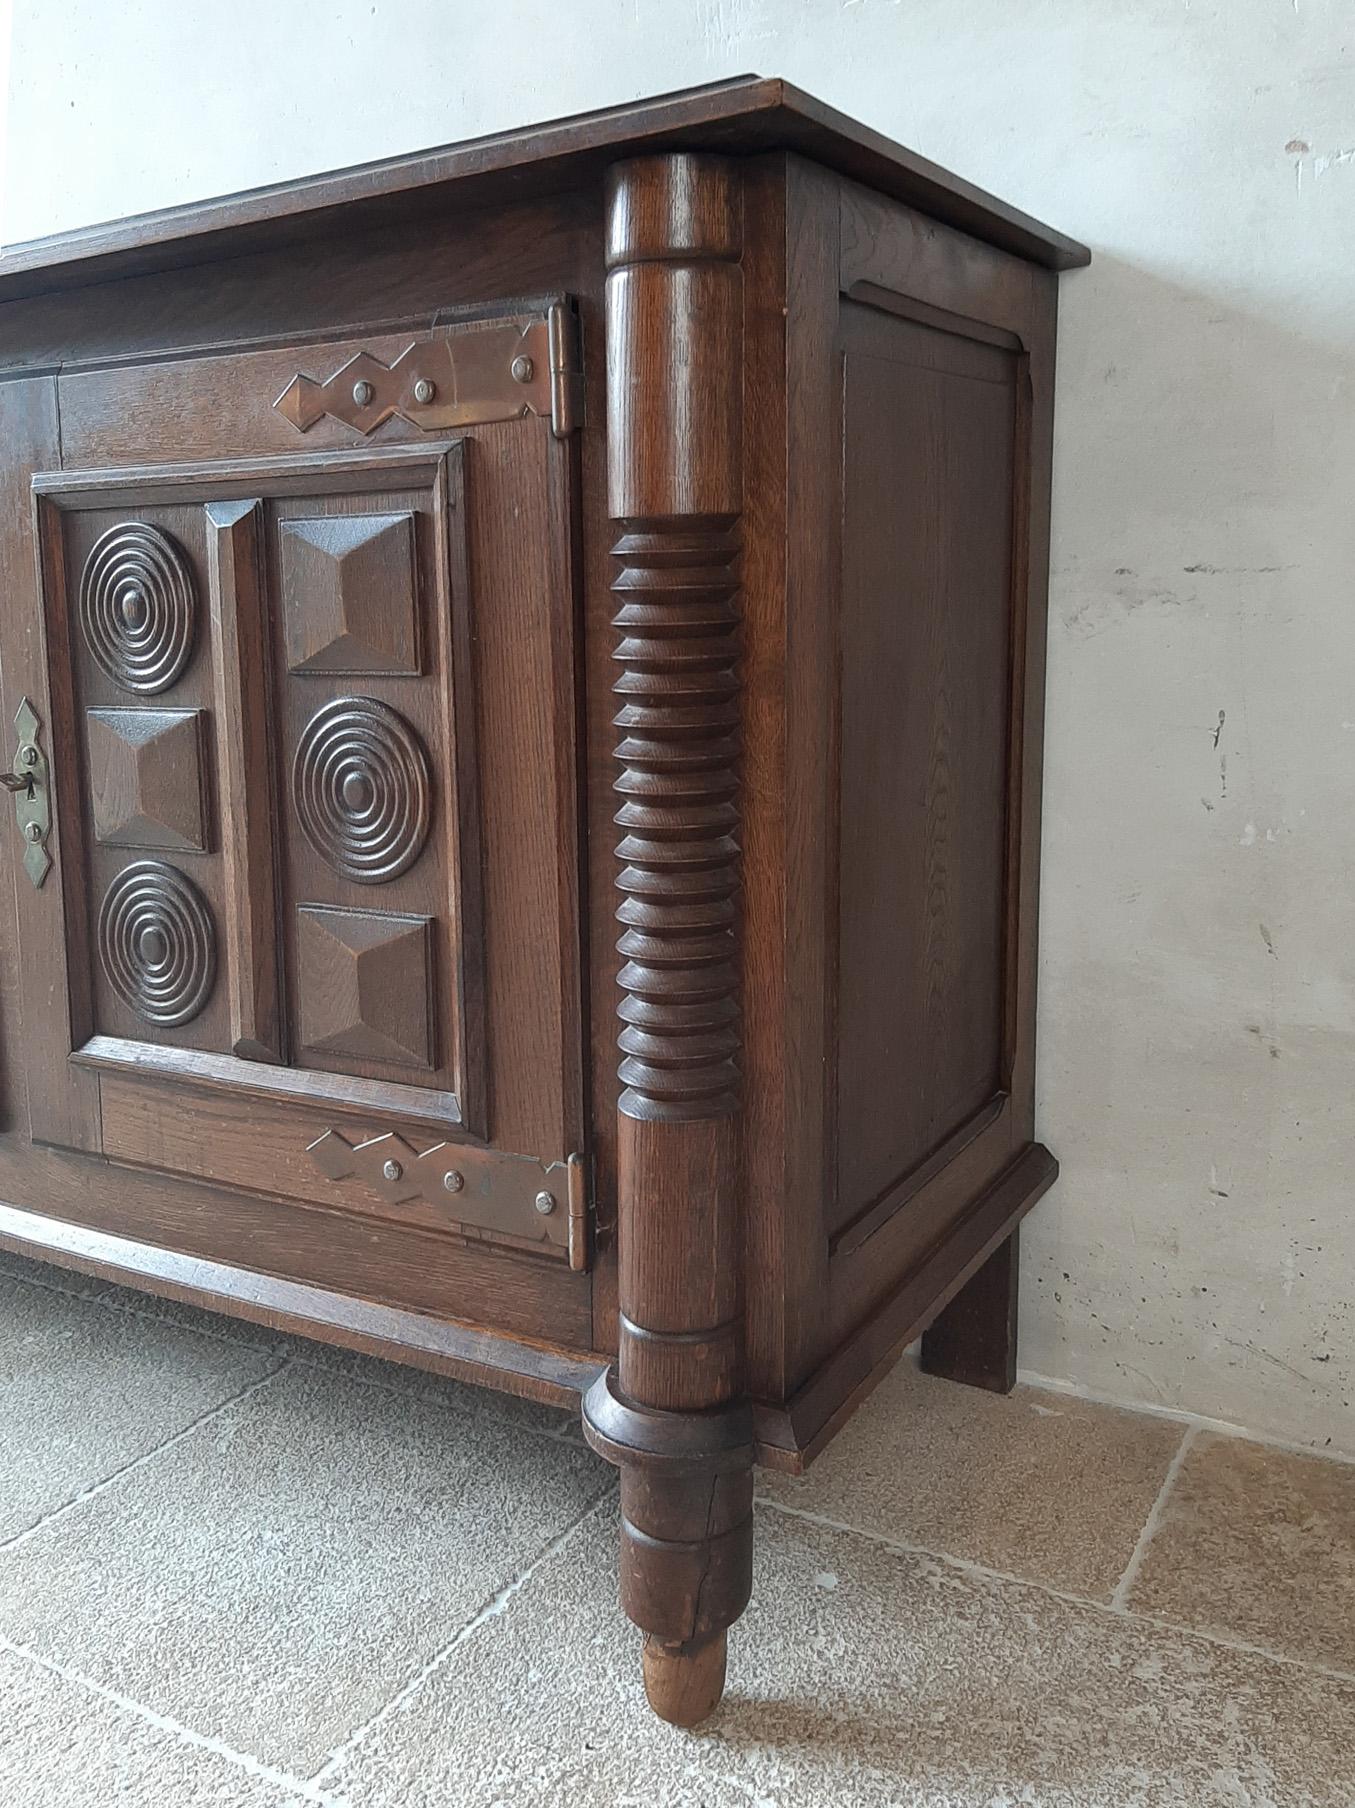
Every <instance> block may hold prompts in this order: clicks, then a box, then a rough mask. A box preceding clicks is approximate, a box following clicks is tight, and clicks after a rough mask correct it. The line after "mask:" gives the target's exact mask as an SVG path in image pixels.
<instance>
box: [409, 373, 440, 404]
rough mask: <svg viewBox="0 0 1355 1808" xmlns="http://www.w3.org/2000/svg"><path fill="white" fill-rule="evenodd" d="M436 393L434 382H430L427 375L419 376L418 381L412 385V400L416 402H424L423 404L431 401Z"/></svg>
mask: <svg viewBox="0 0 1355 1808" xmlns="http://www.w3.org/2000/svg"><path fill="white" fill-rule="evenodd" d="M436 394H437V386H436V384H434V383H430V382H429V381H428V378H427V377H420V378H419V380H418V382H417V383H416V384H415V385H414V400H415V401H416V402H422V403H424V405H425V406H427V404H428V403H429V402H431V401H432V399H433V397H434V396H435V395H436Z"/></svg>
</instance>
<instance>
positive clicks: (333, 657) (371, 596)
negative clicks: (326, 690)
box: [279, 514, 422, 676]
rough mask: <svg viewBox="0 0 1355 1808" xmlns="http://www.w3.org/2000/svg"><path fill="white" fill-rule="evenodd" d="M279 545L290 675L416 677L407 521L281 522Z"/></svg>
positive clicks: (331, 518) (338, 518) (407, 517)
mask: <svg viewBox="0 0 1355 1808" xmlns="http://www.w3.org/2000/svg"><path fill="white" fill-rule="evenodd" d="M279 546H280V557H281V562H282V603H283V613H284V618H285V621H286V625H287V663H288V665H289V666H290V668H291V670H292V671H294V672H361V673H363V674H364V675H366V676H376V675H381V674H401V675H417V674H418V673H419V671H420V670H421V669H422V668H421V665H420V660H419V631H418V611H417V608H416V606H415V598H416V594H417V579H416V573H415V562H414V517H413V515H411V514H400V515H315V516H311V517H309V518H307V519H303V520H295V521H284V522H282V523H281V525H280V529H279Z"/></svg>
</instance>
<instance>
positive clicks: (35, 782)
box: [0, 697, 52, 888]
mask: <svg viewBox="0 0 1355 1808" xmlns="http://www.w3.org/2000/svg"><path fill="white" fill-rule="evenodd" d="M14 726H15V728H16V729H17V730H18V734H19V745H18V747H17V749H16V750H15V754H14V770H13V771H12V772H0V785H3V786H4V788H5V790H6V791H10V792H12V793H13V794H14V814H15V817H16V819H17V821H18V824H19V833H20V834H21V835H22V836H23V838H24V871H25V872H26V873H27V874H28V876H29V878H30V879H31V880H32V881H33V884H34V887H35V888H36V887H40V886H41V884H42V882H43V880H44V879H45V878H46V877H47V875H48V873H49V872H50V871H51V869H52V857H51V855H50V854H49V853H48V852H47V837H48V836H49V835H50V834H51V832H52V775H51V768H50V767H49V766H48V764H47V755H46V754H45V753H44V752H43V750H42V747H41V744H40V743H39V741H38V735H39V734H40V733H41V731H42V723H41V721H40V720H39V719H38V713H37V711H36V710H35V709H34V708H33V705H32V704H31V703H30V702H29V701H28V698H27V697H25V698H23V700H22V701H21V702H20V704H19V707H18V709H17V710H16V711H15V713H14Z"/></svg>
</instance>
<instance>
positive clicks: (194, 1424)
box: [0, 1358, 287, 1636]
mask: <svg viewBox="0 0 1355 1808" xmlns="http://www.w3.org/2000/svg"><path fill="white" fill-rule="evenodd" d="M286 1367H287V1362H286V1359H285V1358H284V1360H283V1361H281V1362H279V1363H277V1364H276V1365H275V1366H274V1367H273V1368H271V1369H269V1370H268V1372H267V1373H266V1374H263V1375H259V1376H257V1377H256V1378H255V1379H254V1380H253V1381H251V1382H248V1383H247V1384H246V1385H245V1386H244V1387H242V1388H240V1389H239V1390H238V1391H237V1392H235V1393H233V1394H232V1395H231V1396H230V1398H229V1399H227V1400H218V1401H217V1403H216V1405H215V1406H209V1407H208V1408H207V1409H206V1410H205V1411H204V1412H200V1413H199V1414H198V1415H197V1417H196V1418H195V1419H190V1420H189V1422H188V1424H187V1425H182V1426H180V1428H179V1429H178V1431H176V1432H175V1433H174V1434H173V1436H171V1437H168V1438H165V1439H164V1440H163V1441H162V1442H161V1443H159V1444H157V1445H156V1446H155V1448H154V1449H153V1450H143V1451H142V1453H141V1455H140V1456H134V1457H133V1458H132V1459H131V1461H130V1462H127V1463H123V1464H122V1465H121V1467H120V1468H117V1469H114V1470H113V1471H112V1472H111V1473H110V1474H108V1475H104V1476H101V1477H100V1478H99V1480H98V1481H97V1482H91V1483H90V1485H89V1487H87V1488H82V1489H81V1490H80V1492H79V1493H78V1494H75V1495H72V1496H71V1498H70V1499H69V1500H67V1501H63V1502H62V1504H61V1505H60V1506H59V1507H53V1509H52V1511H51V1512H50V1513H44V1514H43V1516H42V1518H41V1519H38V1520H35V1521H34V1523H33V1524H32V1525H31V1526H25V1528H24V1530H23V1531H22V1532H14V1533H13V1534H11V1536H10V1537H8V1538H5V1539H0V1553H3V1552H6V1551H12V1550H17V1549H18V1547H19V1546H20V1545H21V1544H26V1543H27V1542H28V1540H29V1539H30V1538H33V1537H35V1536H36V1535H37V1533H39V1532H42V1531H45V1530H46V1528H47V1527H48V1526H49V1525H52V1524H54V1523H55V1522H56V1521H57V1520H58V1519H62V1518H64V1517H65V1515H66V1514H67V1513H71V1512H74V1510H75V1508H76V1507H82V1506H84V1504H85V1502H86V1501H89V1500H93V1499H94V1497H95V1496H96V1495H98V1494H102V1493H103V1491H104V1489H105V1488H111V1487H112V1486H113V1484H114V1482H118V1481H121V1480H122V1478H123V1476H125V1475H131V1474H133V1473H134V1472H135V1471H136V1470H138V1469H142V1468H144V1467H145V1466H146V1464H147V1463H153V1462H154V1461H155V1459H156V1458H157V1457H158V1456H163V1454H164V1453H165V1451H167V1450H172V1449H173V1448H174V1446H175V1445H176V1444H180V1443H182V1442H183V1440H184V1439H185V1438H190V1437H192V1435H193V1433H194V1432H195V1431H199V1430H200V1429H201V1428H202V1427H203V1426H204V1425H209V1424H210V1423H211V1421H212V1420H213V1419H215V1418H216V1417H217V1416H218V1414H220V1413H223V1412H225V1411H226V1410H227V1409H228V1408H229V1407H232V1406H235V1405H237V1404H238V1403H239V1402H240V1401H241V1400H247V1399H248V1398H249V1396H250V1395H251V1394H253V1393H255V1392H257V1391H258V1389H259V1388H261V1387H264V1386H266V1385H267V1384H268V1382H270V1381H272V1380H273V1379H274V1377H275V1376H277V1375H280V1374H281V1373H282V1371H283V1370H284V1369H285V1368H286ZM0 1636H3V1635H0Z"/></svg>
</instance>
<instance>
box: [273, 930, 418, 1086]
mask: <svg viewBox="0 0 1355 1808" xmlns="http://www.w3.org/2000/svg"><path fill="white" fill-rule="evenodd" d="M297 914H298V918H299V924H298V931H299V942H300V957H301V958H300V967H301V975H300V977H301V985H300V997H301V1040H302V1042H303V1043H304V1044H305V1046H306V1047H307V1048H309V1049H313V1050H315V1051H316V1052H317V1053H322V1054H327V1055H350V1056H352V1057H354V1058H355V1059H357V1060H360V1061H392V1062H398V1063H399V1064H400V1065H401V1066H402V1067H420V1068H431V1067H432V1066H433V1065H434V1051H433V1019H432V1012H431V1009H430V996H431V980H432V971H431V959H430V956H431V935H430V930H431V927H432V923H431V919H430V918H428V917H414V916H394V915H387V914H385V913H384V912H378V911H372V910H334V909H331V908H329V907H327V906H323V905H314V904H308V905H303V906H302V908H301V909H300V911H299V912H298V913H297Z"/></svg>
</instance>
